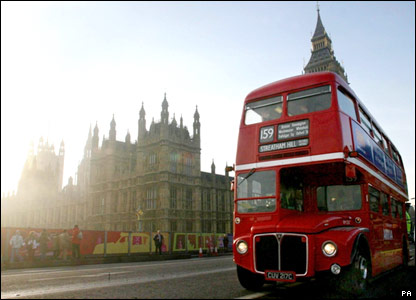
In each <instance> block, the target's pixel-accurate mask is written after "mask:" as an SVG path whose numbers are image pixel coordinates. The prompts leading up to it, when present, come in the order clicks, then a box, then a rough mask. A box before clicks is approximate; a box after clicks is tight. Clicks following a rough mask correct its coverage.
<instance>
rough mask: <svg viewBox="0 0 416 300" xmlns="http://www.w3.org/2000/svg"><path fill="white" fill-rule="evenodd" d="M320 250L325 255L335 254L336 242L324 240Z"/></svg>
mask: <svg viewBox="0 0 416 300" xmlns="http://www.w3.org/2000/svg"><path fill="white" fill-rule="evenodd" d="M322 252H323V254H324V255H325V256H328V257H332V256H334V255H335V254H337V244H335V243H334V242H332V241H326V242H324V243H323V244H322Z"/></svg>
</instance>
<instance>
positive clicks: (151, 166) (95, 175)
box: [78, 94, 233, 232]
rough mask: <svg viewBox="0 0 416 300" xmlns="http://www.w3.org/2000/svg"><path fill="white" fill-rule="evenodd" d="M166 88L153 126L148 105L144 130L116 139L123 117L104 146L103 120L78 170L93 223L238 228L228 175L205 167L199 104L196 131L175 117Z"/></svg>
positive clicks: (113, 123) (220, 229)
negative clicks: (101, 135) (233, 222)
mask: <svg viewBox="0 0 416 300" xmlns="http://www.w3.org/2000/svg"><path fill="white" fill-rule="evenodd" d="M168 107H169V104H168V101H167V99H166V94H165V97H164V99H163V102H162V111H161V115H160V117H161V118H160V121H159V122H155V121H154V119H153V120H152V122H151V124H150V127H149V130H147V128H146V112H145V109H144V104H142V107H141V109H140V112H139V120H138V136H137V141H136V142H135V143H132V142H131V136H130V133H129V132H127V134H126V136H125V139H124V141H123V142H122V141H118V140H116V135H117V131H116V121H115V118H114V116H113V119H112V120H111V123H110V131H109V135H108V139H105V138H103V141H102V144H101V147H99V146H98V145H99V137H98V132H99V129H98V126H97V125H96V126H95V128H94V134H93V135H92V136H91V135H89V137H88V140H87V143H86V147H85V152H84V159H83V161H82V162H81V164H80V168H79V169H78V182H79V185H80V186H83V185H85V186H86V187H88V203H87V213H88V222H87V224H86V227H88V228H91V229H97V230H98V229H100V230H102V229H105V230H138V229H139V221H138V220H137V215H136V213H137V212H139V211H141V213H142V215H141V216H140V223H141V224H140V225H141V226H142V227H141V228H140V229H142V230H143V231H155V230H158V229H160V230H162V231H172V232H231V230H232V227H231V220H232V209H233V201H232V192H231V191H230V178H229V177H228V174H225V175H224V176H222V175H217V174H215V165H214V163H213V165H212V170H211V171H212V172H211V173H204V172H201V124H200V116H199V112H198V109H196V110H195V114H194V122H193V130H192V135H191V134H190V133H189V130H188V128H187V127H186V126H184V124H183V119H182V117H181V118H180V121H179V124H178V122H177V121H176V117H175V116H173V118H172V119H171V120H170V119H169V109H168Z"/></svg>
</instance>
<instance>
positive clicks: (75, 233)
mask: <svg viewBox="0 0 416 300" xmlns="http://www.w3.org/2000/svg"><path fill="white" fill-rule="evenodd" d="M81 239H82V232H81V231H80V230H79V228H78V225H75V226H74V228H73V229H72V258H76V259H80V258H81V253H80V245H81Z"/></svg>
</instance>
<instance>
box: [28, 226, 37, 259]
mask: <svg viewBox="0 0 416 300" xmlns="http://www.w3.org/2000/svg"><path fill="white" fill-rule="evenodd" d="M38 246H39V243H38V241H37V239H36V236H35V232H34V231H31V232H30V233H29V236H28V237H27V239H26V247H27V256H28V258H29V261H30V262H33V259H34V256H35V251H36V249H37V248H38Z"/></svg>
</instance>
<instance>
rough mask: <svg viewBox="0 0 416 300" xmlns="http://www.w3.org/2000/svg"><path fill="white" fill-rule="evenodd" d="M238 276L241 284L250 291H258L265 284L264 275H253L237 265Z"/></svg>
mask: <svg viewBox="0 0 416 300" xmlns="http://www.w3.org/2000/svg"><path fill="white" fill-rule="evenodd" d="M237 276H238V281H240V284H241V285H242V286H243V287H244V288H245V289H247V290H250V291H258V290H260V289H261V287H262V286H263V284H264V277H263V276H262V275H260V274H256V273H252V272H250V271H249V270H247V269H244V268H243V267H240V266H239V265H237Z"/></svg>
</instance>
